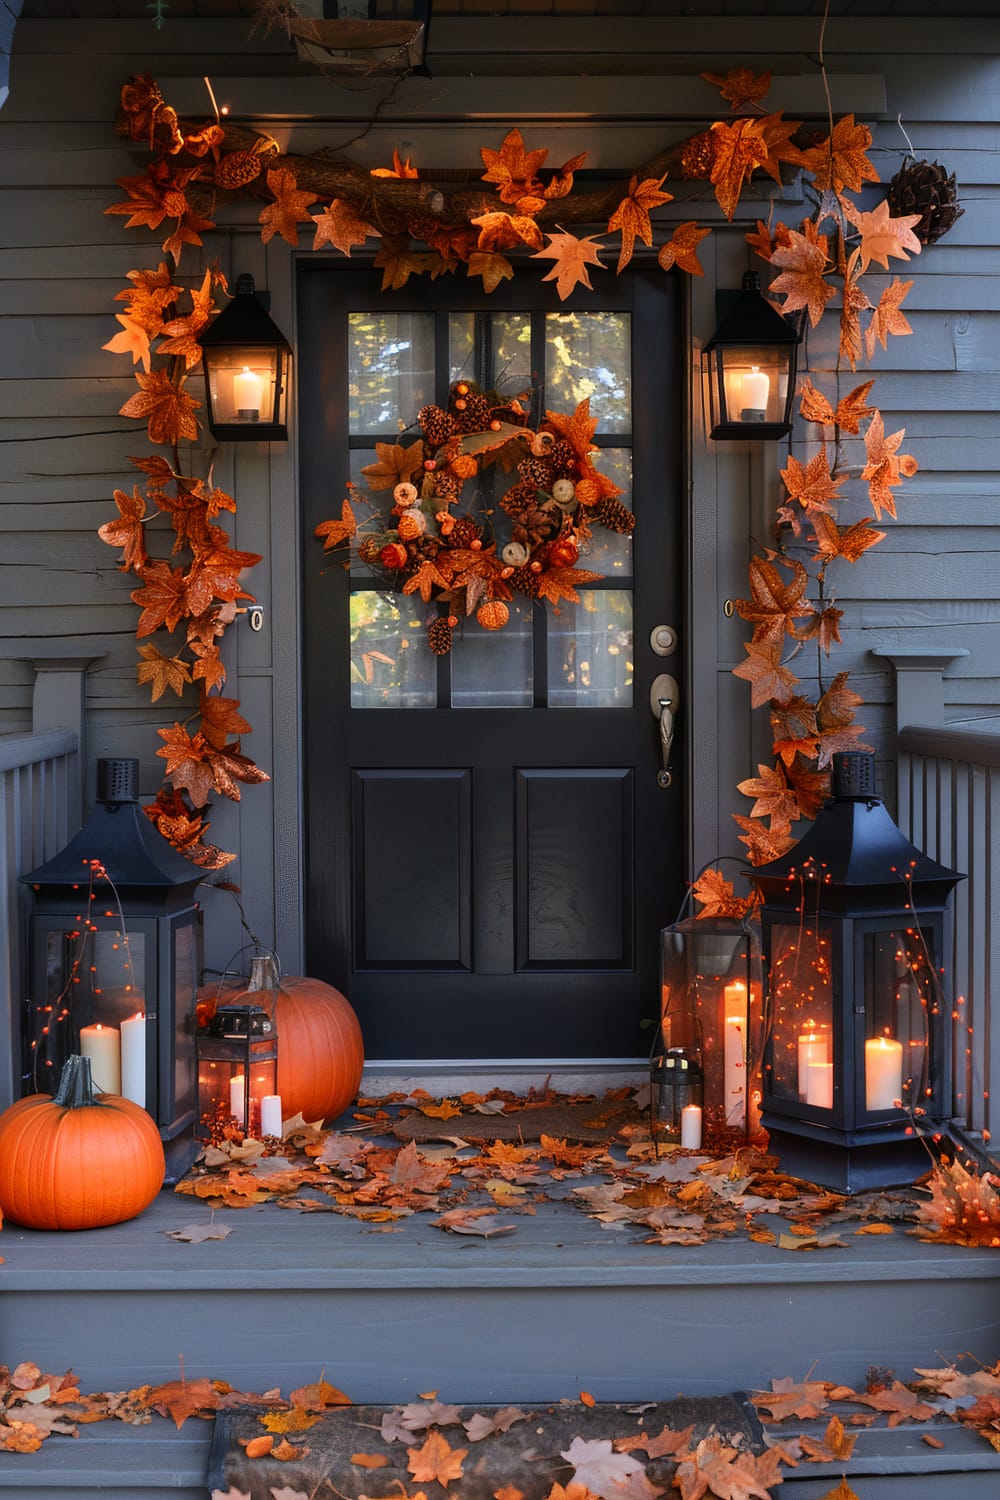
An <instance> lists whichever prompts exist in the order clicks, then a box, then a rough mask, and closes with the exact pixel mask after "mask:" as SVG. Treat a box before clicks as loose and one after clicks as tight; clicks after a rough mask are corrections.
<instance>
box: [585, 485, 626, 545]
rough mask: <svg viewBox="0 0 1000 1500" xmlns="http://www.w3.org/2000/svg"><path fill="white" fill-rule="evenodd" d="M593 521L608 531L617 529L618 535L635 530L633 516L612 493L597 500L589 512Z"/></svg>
mask: <svg viewBox="0 0 1000 1500" xmlns="http://www.w3.org/2000/svg"><path fill="white" fill-rule="evenodd" d="M590 514H591V516H592V517H593V519H594V520H595V521H598V522H599V523H600V524H601V525H602V526H606V527H607V529H608V531H617V532H618V534H619V536H631V534H632V532H633V531H634V530H635V516H634V515H633V514H632V512H631V511H630V510H629V508H628V506H627V505H623V504H622V503H621V501H620V500H616V499H615V497H614V496H613V495H609V496H607V497H606V498H605V499H604V500H600V501H598V503H597V504H596V505H595V506H594V508H593V509H592V510H591V512H590Z"/></svg>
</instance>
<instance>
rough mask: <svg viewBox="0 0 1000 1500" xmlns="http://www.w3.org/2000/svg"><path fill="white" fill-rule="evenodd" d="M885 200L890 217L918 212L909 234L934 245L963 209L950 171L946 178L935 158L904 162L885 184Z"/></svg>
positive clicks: (953, 175)
mask: <svg viewBox="0 0 1000 1500" xmlns="http://www.w3.org/2000/svg"><path fill="white" fill-rule="evenodd" d="M887 202H888V204H889V212H890V214H891V215H892V217H893V218H894V219H898V218H901V217H902V215H904V214H919V215H920V223H919V224H914V225H913V233H914V234H915V235H916V237H917V239H918V240H919V241H920V243H921V244H922V245H934V244H936V243H937V241H938V240H939V239H940V238H941V236H942V235H943V234H947V233H948V230H949V229H951V227H952V225H953V224H954V223H955V221H956V219H960V218H961V217H962V215H963V214H964V212H965V209H964V208H959V206H958V189H957V187H956V185H955V174H954V172H952V174H951V176H950V177H949V176H948V175H947V172H946V171H945V169H944V167H942V166H941V165H940V163H938V162H936V161H933V162H931V161H913V160H908V161H905V162H904V163H903V165H902V166H901V167H900V169H899V171H898V172H897V173H896V175H895V177H894V178H893V179H892V181H891V182H890V184H889V190H888V194H887Z"/></svg>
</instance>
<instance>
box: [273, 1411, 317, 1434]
mask: <svg viewBox="0 0 1000 1500" xmlns="http://www.w3.org/2000/svg"><path fill="white" fill-rule="evenodd" d="M322 1420H323V1413H322V1412H320V1411H316V1412H308V1411H306V1409H305V1407H303V1406H293V1407H292V1408H291V1410H290V1411H267V1412H265V1413H264V1415H263V1416H262V1417H261V1418H260V1424H261V1426H262V1427H266V1428H267V1430H268V1432H305V1431H306V1430H307V1429H308V1428H310V1427H315V1426H316V1423H317V1422H322Z"/></svg>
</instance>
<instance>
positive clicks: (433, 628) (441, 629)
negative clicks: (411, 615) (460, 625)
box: [427, 615, 451, 656]
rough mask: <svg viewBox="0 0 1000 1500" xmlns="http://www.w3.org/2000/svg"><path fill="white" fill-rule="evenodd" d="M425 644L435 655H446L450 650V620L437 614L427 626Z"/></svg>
mask: <svg viewBox="0 0 1000 1500" xmlns="http://www.w3.org/2000/svg"><path fill="white" fill-rule="evenodd" d="M427 644H428V646H430V648H431V650H432V651H433V652H434V655H435V656H447V655H448V652H449V651H450V650H451V620H450V619H449V617H448V616H447V615H438V617H437V619H436V620H432V621H431V623H430V624H429V625H428V627H427Z"/></svg>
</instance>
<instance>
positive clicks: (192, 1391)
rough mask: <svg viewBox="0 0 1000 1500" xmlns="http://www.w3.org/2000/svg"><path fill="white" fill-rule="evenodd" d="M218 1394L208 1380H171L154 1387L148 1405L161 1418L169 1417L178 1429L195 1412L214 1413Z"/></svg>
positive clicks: (217, 1402)
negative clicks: (158, 1413)
mask: <svg viewBox="0 0 1000 1500" xmlns="http://www.w3.org/2000/svg"><path fill="white" fill-rule="evenodd" d="M218 1404H219V1393H218V1391H217V1390H216V1389H215V1387H214V1385H213V1384H212V1382H211V1381H210V1380H171V1381H169V1382H168V1383H167V1384H166V1385H158V1386H154V1388H153V1390H152V1391H151V1392H150V1395H149V1405H150V1406H152V1407H153V1408H154V1409H155V1410H156V1411H158V1412H160V1414H161V1415H162V1416H167V1415H169V1416H171V1417H173V1419H174V1422H175V1423H176V1425H177V1426H178V1427H183V1425H184V1423H185V1422H186V1421H187V1419H188V1417H193V1416H194V1415H195V1413H196V1412H210V1411H215V1409H216V1407H217V1406H218Z"/></svg>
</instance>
